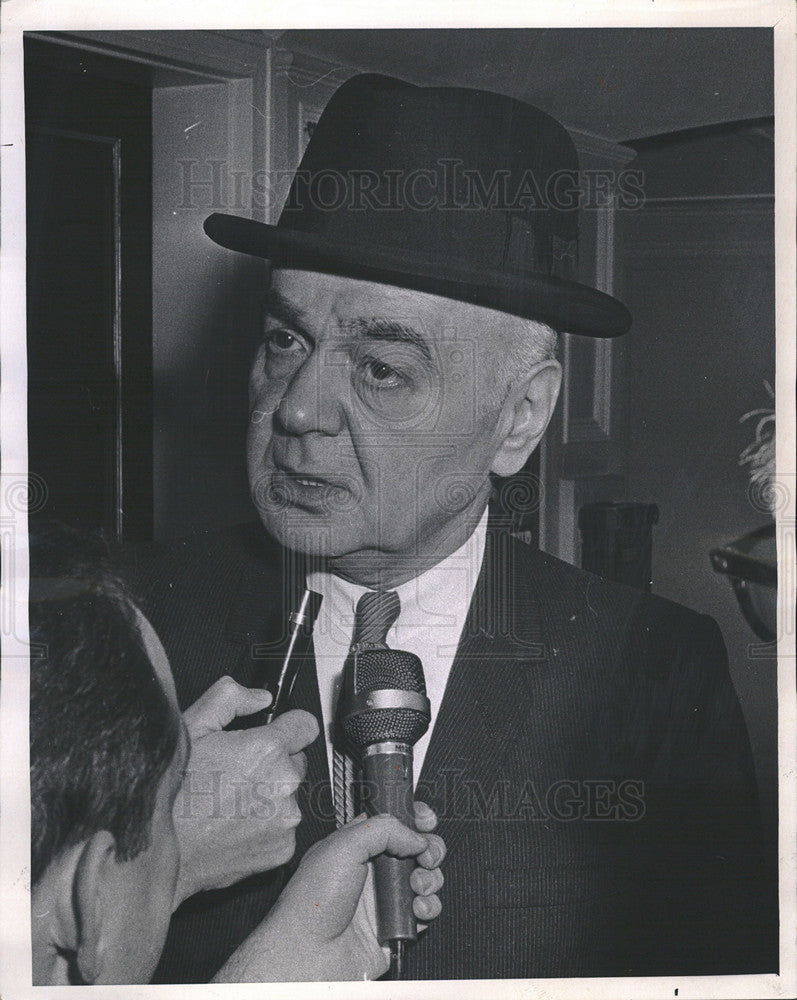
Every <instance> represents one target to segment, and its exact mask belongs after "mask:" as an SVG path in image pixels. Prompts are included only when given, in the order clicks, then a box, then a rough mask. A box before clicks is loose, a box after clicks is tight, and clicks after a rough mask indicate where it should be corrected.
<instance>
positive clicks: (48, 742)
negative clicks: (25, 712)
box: [29, 523, 179, 884]
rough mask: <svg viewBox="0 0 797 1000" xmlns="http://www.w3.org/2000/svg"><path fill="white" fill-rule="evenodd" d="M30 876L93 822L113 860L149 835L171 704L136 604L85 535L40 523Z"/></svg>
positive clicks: (170, 743) (34, 576) (175, 728)
mask: <svg viewBox="0 0 797 1000" xmlns="http://www.w3.org/2000/svg"><path fill="white" fill-rule="evenodd" d="M29 609H30V610H29V614H30V634H31V664H30V784H31V841H32V843H31V855H32V857H31V869H32V872H31V877H32V882H33V884H35V883H36V882H37V881H38V880H39V879H40V878H41V876H42V875H43V874H44V872H45V871H46V869H47V867H48V865H49V864H50V862H51V861H52V860H53V859H54V858H56V857H57V856H58V854H59V853H60V852H61V851H63V850H64V848H66V847H69V846H71V845H72V844H76V843H79V842H80V841H81V840H83V839H84V838H86V837H88V836H91V835H92V834H93V833H96V832H98V831H99V830H108V831H110V833H112V834H113V836H114V839H115V841H116V856H117V858H118V859H119V860H129V859H131V858H134V857H135V856H136V855H137V854H139V853H140V852H141V851H142V850H144V849H145V848H146V847H147V846H148V844H149V836H150V826H151V821H152V815H153V812H154V809H155V800H156V796H157V793H158V788H159V786H160V782H161V779H162V777H163V775H164V773H165V772H166V769H167V768H168V766H169V764H170V762H171V761H172V759H173V757H174V753H175V750H176V748H177V743H178V739H179V720H178V716H177V712H176V711H175V709H174V708H173V706H172V705H171V704H170V702H169V700H168V698H167V696H166V693H165V691H164V689H163V687H162V685H161V683H160V681H159V679H158V677H157V675H156V673H155V671H154V669H153V667H152V664H151V662H150V659H149V656H148V654H147V652H146V650H145V648H144V644H143V641H142V638H141V634H140V632H139V629H138V624H137V622H136V609H135V605H134V604H133V602H132V600H131V598H130V596H129V594H128V592H127V590H126V589H125V587H124V585H123V583H122V582H121V580H120V579H119V578H118V577H117V576H116V575H114V573H113V572H112V570H111V569H110V565H109V558H108V552H107V548H106V546H105V544H104V543H103V542H102V540H101V539H99V538H98V537H96V536H92V535H88V534H86V533H83V532H78V531H75V530H73V529H69V528H66V527H65V526H64V525H58V524H55V523H48V524H46V525H42V526H38V527H37V528H36V530H35V531H34V530H33V529H31V534H30V597H29Z"/></svg>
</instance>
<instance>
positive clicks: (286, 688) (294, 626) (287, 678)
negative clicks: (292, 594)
mask: <svg viewBox="0 0 797 1000" xmlns="http://www.w3.org/2000/svg"><path fill="white" fill-rule="evenodd" d="M321 601H322V597H321V594H317V593H316V592H315V591H314V590H305V592H304V594H302V599H301V601H300V602H299V607H298V609H297V610H296V611H292V612H291V613H290V615H289V616H288V648H287V650H286V651H285V658H284V659H283V661H282V668H281V669H280V673H279V677H278V678H277V686H276V688H275V690H274V700H273V701H272V703H271V704H270V705H269V707H268V708H267V709H266V714H265V719H264V721H265V722H271V721H273V720H274V719H275V718H276V717H277V716H278V715H280V714H281V713H282V712H284V711H285V709H286V708H287V707H288V703H289V701H290V697H291V691H292V690H293V685H294V682H295V681H296V677H297V675H298V673H299V669H300V667H301V665H302V663H303V661H304V658H305V655H306V653H307V650H308V648H309V646H310V640H311V639H312V637H313V627H314V626H315V620H316V618H317V617H318V612H319V610H320V608H321Z"/></svg>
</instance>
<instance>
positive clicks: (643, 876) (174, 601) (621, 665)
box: [138, 76, 775, 982]
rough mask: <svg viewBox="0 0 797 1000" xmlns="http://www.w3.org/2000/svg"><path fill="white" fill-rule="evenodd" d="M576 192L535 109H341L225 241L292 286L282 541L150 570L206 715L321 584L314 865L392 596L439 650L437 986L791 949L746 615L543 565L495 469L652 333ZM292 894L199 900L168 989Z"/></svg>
mask: <svg viewBox="0 0 797 1000" xmlns="http://www.w3.org/2000/svg"><path fill="white" fill-rule="evenodd" d="M577 186H578V161H577V158H576V155H575V150H574V148H573V144H572V142H571V140H570V138H569V136H568V135H567V133H566V131H565V130H564V129H563V128H562V127H561V126H560V125H559V124H558V123H557V122H555V121H554V120H553V119H551V118H550V117H548V116H547V115H545V114H543V113H542V112H540V111H538V110H537V109H535V108H532V107H530V106H528V105H526V104H523V103H521V102H518V101H515V100H511V99H509V98H505V97H502V96H499V95H496V94H489V93H484V92H480V91H472V90H464V89H460V88H419V87H415V86H412V85H409V84H406V83H403V82H401V81H398V80H393V79H389V78H386V77H378V76H361V77H355V78H354V79H352V80H350V81H349V82H348V83H346V84H344V85H343V86H342V87H341V88H340V89H339V90H338V92H337V93H336V94H335V95H334V96H333V98H332V100H331V101H330V103H329V105H328V106H327V108H326V109H325V111H324V113H323V115H322V116H321V119H320V121H319V122H318V125H317V127H316V129H315V131H314V133H313V136H312V138H311V141H310V143H309V146H308V148H307V151H306V153H305V156H304V159H303V161H302V163H301V165H300V168H299V171H298V172H297V175H296V179H295V181H294V185H293V187H292V189H291V192H290V195H289V197H288V201H287V204H286V206H285V209H284V210H283V213H282V215H281V217H280V220H279V222H278V224H277V225H276V226H267V225H264V224H261V223H257V222H252V221H250V220H245V219H238V218H234V217H229V216H219V215H214V216H211V217H210V218H209V219H208V220H207V222H206V227H205V228H206V231H207V232H208V234H209V235H210V236H211V237H212V238H213V239H214V240H216V241H217V242H219V243H221V244H222V245H224V246H226V247H228V248H230V249H233V250H237V251H241V252H244V253H249V254H254V255H258V256H261V257H264V258H267V259H269V260H270V262H271V267H272V277H271V286H270V290H269V294H268V300H267V307H266V314H265V322H264V330H263V339H262V344H261V346H260V347H259V349H258V351H257V354H256V356H255V359H254V363H253V366H252V371H251V378H250V384H249V399H250V413H251V424H250V428H249V436H248V442H247V460H248V469H249V479H250V487H251V491H252V497H253V500H254V503H255V506H256V508H257V511H258V514H259V517H260V521H261V523H262V527H265V532H263V530H262V527H260V526H258V527H255V528H246V529H242V530H240V531H233V532H229V533H225V534H222V535H217V536H205V537H201V538H199V539H194V540H192V541H189V542H186V543H184V544H180V545H178V546H176V547H174V546H171V547H167V548H163V549H162V550H161V551H160V552H157V553H155V554H154V555H153V554H152V553H150V554H149V555H144V554H141V555H140V556H139V563H138V571H139V573H140V575H141V579H142V580H143V581H146V588H147V593H148V595H149V598H150V600H149V609H150V612H149V613H150V614H151V615H152V617H153V620H154V621H155V622H156V624H157V627H158V629H159V631H160V632H161V634H162V635H163V636H164V641H165V643H166V646H167V649H168V650H169V653H170V656H171V658H172V661H173V663H174V668H175V675H176V678H177V684H178V690H179V691H180V694H181V697H182V698H183V699H185V700H190V699H191V698H193V697H196V695H197V694H198V693H199V691H200V690H201V689H202V688H203V687H205V686H207V684H208V683H209V682H210V681H211V680H212V679H213V678H214V677H215V676H217V675H218V673H219V672H221V671H224V672H228V673H231V674H232V675H233V676H235V677H236V678H237V679H238V680H239V681H240V682H241V683H243V684H247V685H256V684H262V683H265V682H267V680H268V677H269V671H270V669H271V665H272V664H273V663H274V662H278V660H279V655H280V649H281V646H280V642H281V639H282V638H283V636H284V626H283V621H284V619H285V616H286V615H287V614H288V612H289V611H290V610H291V609H292V608H293V607H294V604H293V602H294V601H295V600H296V596H295V595H296V592H297V589H298V588H301V587H303V586H304V585H305V584H307V585H308V586H310V587H311V588H312V589H314V590H316V591H317V592H319V593H320V594H321V595H322V596H323V603H322V605H321V615H320V619H319V622H318V624H317V626H316V632H315V635H314V639H313V648H312V650H311V654H310V655H309V656H308V658H307V660H306V661H305V663H304V665H303V668H302V669H301V671H300V673H299V678H298V681H297V684H296V689H295V691H294V695H293V699H294V700H293V704H294V706H295V707H301V708H304V709H307V710H309V711H310V712H312V713H313V714H314V715H315V716H316V718H318V719H319V721H320V722H321V724H322V732H323V734H324V737H325V739H324V740H323V741H322V740H318V741H316V742H315V743H313V744H311V745H310V747H309V748H308V774H307V778H306V780H305V782H304V783H303V785H302V787H301V789H300V798H299V801H300V805H301V808H302V813H303V821H302V823H301V825H300V826H299V828H298V835H297V851H296V856H295V858H294V862H293V863H296V861H297V860H298V859H299V858H300V857H301V856H302V854H303V852H304V851H305V850H306V849H307V847H308V846H309V845H310V844H312V843H313V842H315V841H317V840H318V839H319V838H321V837H322V836H324V834H325V833H327V832H329V831H330V830H332V829H334V826H335V822H336V817H337V822H341V821H342V819H344V818H345V814H346V808H347V799H348V798H349V796H350V794H351V791H352V788H355V789H356V784H357V777H356V766H354V767H353V765H352V763H351V762H350V760H349V758H348V757H347V753H346V747H345V746H341V745H340V743H339V740H338V727H337V721H336V713H337V700H338V690H339V686H340V682H341V674H342V672H343V669H344V664H345V662H346V657H347V653H348V651H349V648H350V645H351V644H352V642H353V641H354V642H355V643H356V642H357V641H358V636H362V634H363V630H364V629H371V628H372V626H373V622H370V623H369V622H363V620H362V619H363V614H364V613H363V611H362V608H363V607H364V605H363V603H362V599H363V596H364V595H366V594H367V593H368V592H370V593H371V594H372V595H373V596H372V598H369V599H368V600H369V601H371V603H372V604H375V605H376V606H378V607H379V608H380V609H381V610H380V616H381V617H380V626H381V627H380V629H378V631H379V636H378V640H379V641H382V642H384V643H386V644H387V645H388V646H391V647H399V648H401V649H404V650H409V651H411V652H414V653H416V654H417V655H418V656H419V657H420V659H421V660H422V663H423V667H424V674H425V683H426V689H427V692H428V695H429V699H430V702H431V707H432V724H431V726H430V729H429V731H428V732H427V734H426V735H425V736H424V737H423V738H422V739H421V740H420V741H419V742H418V744H417V745H416V747H415V765H416V772H417V773H419V775H420V778H419V783H418V790H419V792H420V790H421V789H423V794H424V796H427V797H428V800H429V801H430V803H431V804H432V805H433V807H434V808H435V810H436V811H437V812H438V814H439V816H440V819H441V833H442V834H443V835H444V837H445V839H446V840H447V842H448V844H449V848H450V849H449V855H448V862H447V867H446V886H447V888H446V892H447V908H446V911H445V913H444V915H443V917H442V918H441V919H440V920H439V921H438V922H437V924H436V925H435V926H434V927H432V928H430V929H429V930H428V931H427V932H426V933H425V934H423V935H421V936H420V938H419V940H418V942H417V943H416V944H415V945H413V946H412V947H411V948H410V950H409V952H408V955H407V972H406V975H407V977H408V978H441V979H452V978H480V979H481V978H492V977H511V978H522V977H550V976H577V975H578V976H590V975H628V974H632V975H652V974H674V973H677V974H687V973H716V972H731V971H733V972H753V971H763V970H764V969H767V968H772V967H773V966H774V962H775V959H774V958H773V950H774V948H775V945H774V934H773V933H772V932H771V924H772V921H773V919H774V917H773V912H774V911H773V908H772V906H771V905H770V906H769V909H767V903H768V901H767V900H765V899H764V893H763V892H762V889H761V885H760V880H759V863H760V845H759V833H758V826H757V815H756V813H757V805H756V788H755V783H754V779H753V768H752V761H751V756H750V750H749V744H748V739H747V735H746V731H745V726H744V722H743V718H742V715H741V711H740V708H739V705H738V702H737V699H736V696H735V694H734V691H733V688H732V686H731V683H730V679H729V676H728V671H727V663H726V657H725V651H724V648H723V644H722V639H721V637H720V635H719V632H718V629H717V627H716V625H715V624H714V623H713V622H712V621H711V620H709V619H706V618H704V617H701V616H699V615H696V614H694V613H692V612H689V611H687V610H686V609H684V608H681V607H678V606H676V605H674V604H672V603H670V602H667V601H664V600H661V599H657V598H654V597H650V596H647V595H644V594H643V593H641V592H637V591H635V590H631V589H627V588H624V587H620V586H616V585H612V584H609V583H607V582H605V581H602V580H599V579H597V578H594V577H591V576H588V575H587V574H585V573H583V572H581V571H579V570H576V569H574V568H573V567H571V566H568V565H565V564H563V563H560V562H559V561H557V560H556V559H553V558H551V557H549V556H547V555H544V554H543V553H540V552H537V551H533V550H532V549H531V548H529V547H528V546H526V545H523V544H521V543H520V542H518V541H516V540H514V539H512V538H511V537H509V536H508V535H507V534H506V533H505V532H501V531H500V525H499V524H497V523H496V522H495V521H494V519H493V518H491V515H490V497H491V489H492V483H493V482H494V477H506V476H511V475H513V474H515V473H517V472H518V471H519V470H521V469H522V468H523V467H524V465H525V464H526V461H527V459H528V458H529V456H530V455H531V453H532V452H533V450H534V449H535V447H536V446H537V444H538V443H539V441H540V438H541V436H542V434H543V433H544V431H545V428H546V426H547V425H548V422H549V420H550V418H551V414H552V412H553V409H554V406H555V404H556V400H557V394H558V392H559V385H560V377H561V370H560V365H559V363H558V361H557V360H556V333H555V331H563V330H566V331H569V332H571V333H578V334H582V335H587V336H604V337H611V336H616V335H619V334H622V333H624V332H625V331H626V330H627V328H628V326H629V324H630V318H629V316H628V314H627V312H626V310H625V309H624V307H623V306H622V305H621V304H620V303H618V302H616V301H615V300H613V299H611V298H610V297H608V296H606V295H603V294H601V293H599V292H597V291H595V290H593V289H590V288H586V287H585V286H583V285H580V284H578V283H577V282H575V281H574V280H573V273H572V271H573V263H574V260H575V252H576V238H577V209H578V190H577ZM275 595H276V596H278V597H279V598H281V600H282V602H283V604H284V610H283V615H282V617H281V618H279V617H278V618H277V619H276V620H269V617H268V608H269V607H270V605H271V604H272V603H273V602H274V599H275ZM369 606H370V605H369ZM368 634H369V635H371V634H373V633H372V632H369V633H368ZM268 729H269V727H265V729H264V731H263V732H262V733H261V734H260V736H259V738H260V739H261V740H266V739H267V737H268ZM253 732H257V730H254V731H253ZM287 870H288V871H289V870H290V867H289V868H288V869H287ZM279 884H280V882H279V878H278V877H276V876H275V875H274V874H272V875H270V876H259V877H255V878H253V879H249V880H247V881H246V882H245V883H243V884H241V885H240V886H237V887H234V889H232V890H230V891H229V892H228V893H227V894H225V895H224V896H219V895H216V896H214V897H208V898H205V899H204V900H203V902H202V904H201V905H197V906H194V907H192V908H190V909H188V910H184V911H183V912H181V913H180V914H178V916H177V918H176V919H175V921H174V922H173V926H172V931H171V934H170V940H169V944H168V946H167V949H166V954H165V958H164V963H163V965H162V966H161V969H160V972H159V977H160V978H161V979H162V980H164V981H178V982H179V981H189V980H193V979H194V978H195V977H196V978H199V979H201V978H204V977H205V976H207V975H210V974H212V973H213V971H214V970H215V968H216V967H217V966H218V965H219V964H221V962H223V961H224V959H225V958H226V956H227V954H228V953H229V951H230V950H232V948H234V947H235V945H236V944H237V942H238V941H239V940H240V939H241V938H242V937H244V936H245V934H246V933H248V931H249V929H250V927H251V926H252V925H253V923H255V922H256V921H257V920H259V919H261V917H262V915H263V913H264V912H265V911H266V910H267V909H268V907H269V905H270V900H271V899H272V898H273V897H274V895H275V893H276V892H277V891H278V888H279Z"/></svg>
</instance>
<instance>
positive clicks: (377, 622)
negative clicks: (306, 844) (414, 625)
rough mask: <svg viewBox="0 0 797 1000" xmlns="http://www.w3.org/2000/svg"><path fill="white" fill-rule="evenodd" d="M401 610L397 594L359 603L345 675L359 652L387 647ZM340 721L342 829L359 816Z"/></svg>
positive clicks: (337, 756) (336, 758)
mask: <svg viewBox="0 0 797 1000" xmlns="http://www.w3.org/2000/svg"><path fill="white" fill-rule="evenodd" d="M400 611H401V601H400V600H399V596H398V594H397V593H396V592H395V591H394V590H391V591H375V590H369V591H368V592H367V593H365V594H363V596H362V597H361V598H360V600H359V601H358V602H357V608H356V610H355V612H354V634H353V636H352V641H351V646H350V648H349V655H348V656H347V658H346V662H345V663H344V664H343V673H344V674H345V672H346V669H347V667H349V660H350V658H351V657H352V656H353V655H354V654H355V653H356V652H357V651H358V650H359V649H374V648H376V649H379V648H384V649H386V648H387V642H386V639H387V633H388V632H389V631H390V628H391V626H392V625H393V624H394V622H395V621H396V619H397V618H398V616H399V613H400ZM340 723H341V720H340V719H336V721H335V729H334V740H333V747H332V786H333V791H334V796H335V820H336V822H337V824H338V826H343V824H344V823H348V822H349V821H350V820H352V819H354V817H355V816H356V815H357V802H356V794H355V787H356V782H357V769H356V767H355V763H354V760H353V758H352V757H351V755H350V753H349V752H348V749H347V747H346V742H345V737H344V735H343V732H342V729H341V724H340Z"/></svg>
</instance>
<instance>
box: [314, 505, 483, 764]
mask: <svg viewBox="0 0 797 1000" xmlns="http://www.w3.org/2000/svg"><path fill="white" fill-rule="evenodd" d="M486 537H487V511H486V510H485V512H484V514H483V516H482V518H481V520H480V521H479V524H478V526H477V527H476V530H475V531H474V532H473V533H472V534H471V535H470V537H469V538H468V539H467V541H466V542H465V543H464V544H463V545H461V546H460V548H458V549H457V550H456V552H452V553H451V555H450V556H447V557H446V558H445V559H443V561H442V562H439V563H438V564H437V565H436V566H433V567H432V568H431V569H429V570H427V571H426V572H425V573H422V574H421V575H420V576H417V577H415V578H414V579H412V580H408V581H407V582H406V583H403V584H401V586H400V587H396V588H394V589H395V590H396V593H397V594H398V595H399V598H400V600H401V613H400V614H399V617H398V619H397V621H396V623H395V624H394V625H393V627H392V628H391V629H390V631H389V632H388V634H387V644H388V646H391V647H392V648H393V649H405V650H408V651H409V652H411V653H415V655H416V656H418V657H420V660H421V663H422V664H423V672H424V677H425V679H426V693H427V695H428V697H429V701H430V703H431V708H432V721H431V724H430V726H429V729H428V730H427V731H426V733H425V734H424V735H423V736H422V737H421V739H420V740H419V741H418V742H417V743H416V744H415V750H414V754H413V771H414V777H415V781H416V782H417V780H418V776H419V775H420V773H421V768H422V767H423V761H424V758H425V756H426V750H427V748H428V746H429V740H430V739H431V735H432V730H433V728H434V724H435V720H436V718H437V713H438V711H439V709H440V704H441V702H442V700H443V693H444V692H445V688H446V683H447V681H448V675H449V674H450V672H451V665H452V664H453V662H454V654H455V653H456V650H457V645H458V643H459V639H460V635H461V634H462V630H463V628H464V626H465V618H466V616H467V614H468V608H469V607H470V602H471V599H472V597H473V591H474V590H475V588H476V581H477V580H478V578H479V572H480V570H481V565H482V559H483V558H484V546H485V540H486ZM307 586H308V587H309V588H310V589H311V590H314V591H316V592H317V593H319V594H321V595H322V597H323V601H322V604H321V609H320V611H319V615H318V619H317V620H316V623H315V628H314V630H313V647H314V650H315V662H316V671H317V674H318V693H319V696H320V699H321V712H322V714H323V726H322V731H323V733H324V736H325V738H326V745H327V760H328V763H329V772H330V774H332V739H331V734H332V724H333V720H334V717H335V708H336V706H337V699H338V692H339V690H340V683H341V679H342V674H343V664H344V661H345V659H346V656H347V655H348V652H349V647H350V646H351V640H352V633H353V631H354V611H355V608H356V606H357V602H358V601H359V599H360V598H361V597H362V595H363V594H365V593H366V592H367V591H368V589H369V588H368V587H360V586H358V585H357V584H353V583H349V582H348V581H347V580H342V579H341V578H340V577H337V576H334V575H333V574H331V573H322V572H313V573H310V574H308V577H307Z"/></svg>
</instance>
